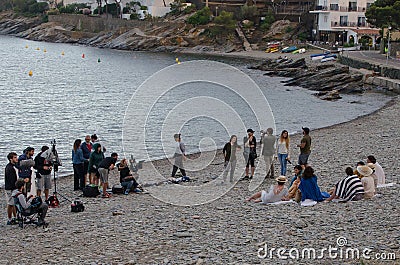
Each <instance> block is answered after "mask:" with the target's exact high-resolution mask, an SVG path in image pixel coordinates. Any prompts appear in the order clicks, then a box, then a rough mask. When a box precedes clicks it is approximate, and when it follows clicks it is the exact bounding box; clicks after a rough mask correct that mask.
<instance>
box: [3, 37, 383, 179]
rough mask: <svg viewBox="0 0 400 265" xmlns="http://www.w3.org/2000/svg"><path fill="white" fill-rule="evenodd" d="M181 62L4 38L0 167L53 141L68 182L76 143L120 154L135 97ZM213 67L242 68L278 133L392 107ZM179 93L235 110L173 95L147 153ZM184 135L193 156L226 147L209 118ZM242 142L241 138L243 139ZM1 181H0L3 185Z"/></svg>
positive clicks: (157, 113)
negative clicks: (93, 137) (95, 142)
mask: <svg viewBox="0 0 400 265" xmlns="http://www.w3.org/2000/svg"><path fill="white" fill-rule="evenodd" d="M38 49H40V50H38ZM44 50H46V52H44ZM83 55H84V58H83ZM176 56H177V55H174V54H162V53H145V52H126V51H116V50H107V49H97V48H91V47H83V46H74V45H69V44H55V43H43V42H33V41H27V40H24V39H18V38H13V37H9V36H0V58H1V60H0V92H1V97H0V106H1V107H0V117H1V120H0V124H1V130H0V167H1V168H4V167H5V165H6V164H7V158H6V156H7V154H8V153H9V152H10V151H14V152H17V153H18V154H21V153H22V151H23V149H25V148H26V147H27V146H33V147H35V149H36V153H37V152H38V151H39V149H40V147H41V146H43V145H50V142H51V140H52V139H56V141H57V145H56V148H57V150H58V153H59V155H60V158H61V160H62V161H63V167H61V168H60V172H59V174H60V175H66V174H69V173H71V171H72V165H71V158H70V157H71V149H72V144H73V141H74V139H76V138H81V139H83V138H84V136H85V135H86V134H93V133H97V135H98V136H99V138H100V140H101V143H102V144H103V145H104V146H105V147H106V148H107V153H106V155H109V154H110V152H117V153H120V154H123V147H122V126H123V120H124V114H125V110H126V107H127V106H128V104H129V102H130V99H131V97H132V95H133V93H134V92H135V91H136V89H137V88H138V87H139V86H140V84H141V83H142V82H144V81H145V80H146V79H147V78H149V77H150V76H151V75H153V74H154V73H156V72H157V71H159V70H161V69H163V68H164V67H167V66H170V65H173V64H176V62H175V58H176ZM179 59H180V60H181V61H182V62H185V61H189V60H199V59H210V58H209V57H201V56H189V55H179ZM214 60H219V61H222V62H225V63H228V64H230V65H232V66H235V67H237V68H239V69H240V70H242V71H243V72H245V73H246V74H248V75H249V76H250V77H251V78H252V79H253V80H254V81H255V82H256V83H257V84H258V85H259V87H260V88H261V90H262V92H263V93H264V95H266V97H267V98H268V102H269V104H270V106H271V109H272V111H273V114H274V117H275V122H276V127H277V131H278V132H280V131H281V130H283V129H287V130H288V131H289V132H290V133H294V132H297V131H299V130H300V129H301V126H308V127H310V128H312V129H314V128H319V127H325V126H328V125H332V124H336V123H340V122H344V121H347V120H350V119H353V118H356V117H358V116H360V115H364V114H367V113H370V112H372V111H374V110H376V109H378V108H380V107H381V106H383V105H384V104H385V103H386V102H387V101H388V100H389V99H390V98H389V97H387V96H385V95H382V94H375V93H368V94H364V95H362V96H358V95H350V96H343V99H342V100H339V101H336V102H326V101H321V100H319V99H317V98H316V97H314V96H313V95H312V94H313V92H312V91H308V90H306V89H302V88H299V87H284V86H283V85H282V84H281V83H280V81H281V80H283V79H282V78H271V77H266V76H263V75H262V72H260V71H255V70H248V69H247V68H246V67H247V65H248V64H247V63H246V62H244V61H243V60H240V59H220V58H219V59H217V58H214ZM29 71H32V73H33V75H32V76H29V75H28V73H29ZM198 71H202V69H198ZM194 74H195V73H194ZM199 91H201V92H199ZM148 93H152V91H148ZM174 93H179V94H178V95H179V96H180V97H182V98H190V97H192V96H199V95H201V96H204V95H209V94H213V95H212V97H215V98H220V99H221V98H222V99H225V101H226V102H227V103H228V104H235V98H232V97H226V94H225V93H226V91H225V92H224V91H223V90H218V89H210V88H208V90H207V89H204V90H202V88H201V87H196V85H194V86H193V87H191V86H190V85H186V86H185V87H184V89H181V90H176V91H175V92H174V91H171V93H169V94H168V95H165V96H164V97H163V98H161V99H160V100H159V101H158V102H157V103H156V104H155V107H154V108H153V110H152V111H153V113H151V115H150V119H149V121H150V124H148V125H147V126H146V138H147V139H146V142H147V144H148V148H149V149H152V142H154V143H156V142H157V141H159V139H158V138H157V137H159V136H158V135H159V133H158V132H159V131H160V130H162V124H163V119H157V117H163V115H164V113H163V112H165V110H170V109H172V107H171V104H172V105H173V104H179V103H180V100H176V99H177V95H175V94H174ZM355 102H356V103H355ZM235 106H236V108H239V110H238V111H239V112H241V113H243V115H246V112H248V111H249V110H248V109H247V107H246V106H243V109H242V110H241V109H240V108H241V106H240V104H236V105H235ZM205 107H207V106H205ZM133 115H138V116H140V115H147V113H141V111H140V109H139V110H138V113H134V114H133ZM252 122H253V121H252V120H249V121H247V124H246V125H247V126H249V127H253V128H255V129H259V128H257V126H256V124H255V123H254V124H253V123H252ZM138 126H140V125H138ZM264 129H265V128H264ZM182 133H183V135H184V140H185V143H186V145H187V148H188V149H189V152H196V151H198V150H199V148H200V142H201V141H202V140H203V139H204V138H207V139H212V141H211V142H212V143H213V144H212V145H211V144H210V147H212V146H213V147H215V146H217V147H221V146H223V144H224V143H225V142H226V141H228V140H229V135H227V134H226V133H225V132H224V130H223V126H221V125H220V124H218V122H217V121H216V120H213V119H207V117H198V118H196V119H191V120H189V121H188V122H187V123H186V124H184V125H183V126H182ZM238 134H239V135H240V137H242V136H243V135H244V134H245V132H238ZM256 136H259V134H258V133H257V134H256ZM130 140H131V142H132V139H130ZM133 142H134V139H133ZM203 144H204V143H202V144H201V145H202V146H201V147H202V150H204V148H203V147H204V146H203ZM206 145H207V141H206ZM205 149H207V147H206V148H205ZM129 155H130V154H129ZM132 155H134V156H135V157H137V158H138V159H140V158H143V157H145V150H135V151H134V152H133V153H132ZM120 157H122V155H120ZM150 157H151V159H157V158H162V157H165V154H164V152H163V150H159V149H158V148H157V145H156V144H155V145H154V148H153V149H152V150H151V156H150ZM3 172H4V171H3ZM3 178H4V176H3V174H0V183H1V182H3Z"/></svg>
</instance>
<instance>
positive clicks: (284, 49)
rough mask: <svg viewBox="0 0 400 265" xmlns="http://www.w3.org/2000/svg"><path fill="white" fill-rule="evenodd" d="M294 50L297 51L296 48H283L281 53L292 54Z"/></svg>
mask: <svg viewBox="0 0 400 265" xmlns="http://www.w3.org/2000/svg"><path fill="white" fill-rule="evenodd" d="M295 50H297V47H296V46H290V47H285V48H283V49H282V50H281V52H283V53H289V52H293V51H295Z"/></svg>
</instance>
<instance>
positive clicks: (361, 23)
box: [357, 17, 366, 27]
mask: <svg viewBox="0 0 400 265" xmlns="http://www.w3.org/2000/svg"><path fill="white" fill-rule="evenodd" d="M357 26H358V27H365V26H366V22H365V17H358V20H357Z"/></svg>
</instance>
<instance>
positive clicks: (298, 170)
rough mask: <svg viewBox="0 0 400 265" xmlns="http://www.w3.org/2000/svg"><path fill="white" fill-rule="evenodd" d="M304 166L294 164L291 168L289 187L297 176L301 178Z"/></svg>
mask: <svg viewBox="0 0 400 265" xmlns="http://www.w3.org/2000/svg"><path fill="white" fill-rule="evenodd" d="M303 171H304V168H303V167H302V166H300V165H295V166H294V168H293V172H294V176H293V177H292V180H291V181H290V185H289V188H290V187H292V185H293V183H294V182H295V181H296V180H297V178H299V179H300V178H301V175H302V174H303Z"/></svg>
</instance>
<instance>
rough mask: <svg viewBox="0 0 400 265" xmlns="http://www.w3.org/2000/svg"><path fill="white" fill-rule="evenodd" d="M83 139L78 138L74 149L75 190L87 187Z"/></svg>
mask: <svg viewBox="0 0 400 265" xmlns="http://www.w3.org/2000/svg"><path fill="white" fill-rule="evenodd" d="M81 143H82V140H81V139H76V140H75V142H74V147H73V149H72V165H73V168H74V191H76V190H83V188H84V187H85V164H84V161H85V159H84V158H83V151H82V149H81Z"/></svg>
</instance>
